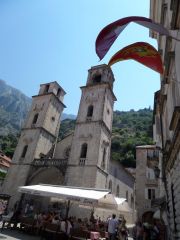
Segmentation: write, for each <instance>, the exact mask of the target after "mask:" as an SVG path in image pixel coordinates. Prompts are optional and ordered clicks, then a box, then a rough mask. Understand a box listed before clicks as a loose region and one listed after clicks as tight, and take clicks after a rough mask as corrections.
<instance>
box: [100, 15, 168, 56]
mask: <svg viewBox="0 0 180 240" xmlns="http://www.w3.org/2000/svg"><path fill="white" fill-rule="evenodd" d="M130 22H135V23H138V24H140V25H142V26H144V27H147V28H149V29H151V30H153V31H155V32H158V33H159V34H162V35H166V36H170V32H169V31H168V30H167V29H166V28H164V27H163V25H161V24H159V23H155V22H153V21H152V20H151V19H149V18H145V17H136V16H134V17H133V16H132V17H126V18H121V19H119V20H117V21H115V22H113V23H111V24H109V25H107V26H106V27H105V28H103V29H102V30H101V32H100V33H99V35H98V36H97V39H96V53H97V55H98V57H99V58H100V60H101V59H103V57H104V56H105V55H106V53H107V52H108V50H109V49H110V47H111V46H112V44H113V43H114V41H115V40H116V39H117V37H118V36H119V34H120V33H121V32H122V31H123V30H124V29H125V27H126V26H127V25H128V24H129V23H130Z"/></svg>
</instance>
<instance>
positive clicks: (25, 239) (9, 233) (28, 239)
mask: <svg viewBox="0 0 180 240" xmlns="http://www.w3.org/2000/svg"><path fill="white" fill-rule="evenodd" d="M0 240H40V237H35V236H30V235H27V234H25V233H22V232H20V231H18V230H13V229H4V230H3V232H0Z"/></svg>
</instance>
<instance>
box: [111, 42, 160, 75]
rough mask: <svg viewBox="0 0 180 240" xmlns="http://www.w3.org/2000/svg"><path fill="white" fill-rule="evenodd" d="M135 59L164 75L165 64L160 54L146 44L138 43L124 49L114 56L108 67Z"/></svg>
mask: <svg viewBox="0 0 180 240" xmlns="http://www.w3.org/2000/svg"><path fill="white" fill-rule="evenodd" d="M128 59H133V60H135V61H137V62H140V63H142V64H143V65H145V66H147V67H149V68H151V69H153V70H154V71H156V72H158V73H160V74H163V64H162V60H161V56H160V54H159V52H158V51H157V50H156V49H155V48H154V47H153V46H151V45H150V44H149V43H146V42H136V43H133V44H131V45H128V46H127V47H124V48H122V49H121V50H120V51H118V52H117V53H116V54H114V55H113V56H112V58H111V59H110V61H109V63H108V65H109V66H111V65H113V64H114V63H116V62H119V61H123V60H128Z"/></svg>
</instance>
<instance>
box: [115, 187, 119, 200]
mask: <svg viewBox="0 0 180 240" xmlns="http://www.w3.org/2000/svg"><path fill="white" fill-rule="evenodd" d="M116 197H119V185H117V188H116Z"/></svg>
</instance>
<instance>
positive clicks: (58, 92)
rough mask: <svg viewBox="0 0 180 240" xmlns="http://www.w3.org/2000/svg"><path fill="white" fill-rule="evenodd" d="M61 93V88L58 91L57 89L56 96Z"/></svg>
mask: <svg viewBox="0 0 180 240" xmlns="http://www.w3.org/2000/svg"><path fill="white" fill-rule="evenodd" d="M60 94H61V89H60V88H59V89H58V91H57V96H58V97H59V96H60Z"/></svg>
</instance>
